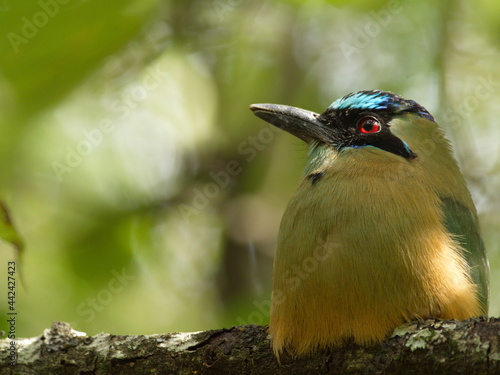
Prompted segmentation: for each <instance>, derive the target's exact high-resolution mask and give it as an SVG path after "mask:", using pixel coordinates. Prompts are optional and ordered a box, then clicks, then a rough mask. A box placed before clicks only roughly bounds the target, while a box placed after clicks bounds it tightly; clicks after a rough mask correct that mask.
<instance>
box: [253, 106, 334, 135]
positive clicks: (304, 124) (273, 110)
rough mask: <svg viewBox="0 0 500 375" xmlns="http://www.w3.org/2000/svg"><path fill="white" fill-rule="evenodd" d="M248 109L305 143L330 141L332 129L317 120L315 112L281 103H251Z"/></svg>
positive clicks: (317, 115)
mask: <svg viewBox="0 0 500 375" xmlns="http://www.w3.org/2000/svg"><path fill="white" fill-rule="evenodd" d="M250 109H251V110H252V111H253V113H254V114H255V115H256V116H257V117H260V118H261V119H262V120H264V121H267V122H268V123H270V124H272V125H274V126H276V127H278V128H280V129H283V130H285V131H287V132H288V133H290V134H292V135H294V136H296V137H298V138H300V139H302V140H303V141H304V142H306V143H311V142H313V141H320V142H331V141H332V129H330V128H329V127H327V126H326V125H325V124H324V123H322V122H321V121H319V120H318V117H319V114H317V113H314V112H311V111H307V110H305V109H301V108H296V107H291V106H288V105H281V104H252V105H251V106H250Z"/></svg>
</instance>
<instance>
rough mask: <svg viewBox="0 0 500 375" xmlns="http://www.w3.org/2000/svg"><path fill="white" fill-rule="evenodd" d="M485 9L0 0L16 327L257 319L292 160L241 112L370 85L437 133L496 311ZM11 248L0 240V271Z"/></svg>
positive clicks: (494, 165)
mask: <svg viewBox="0 0 500 375" xmlns="http://www.w3.org/2000/svg"><path fill="white" fill-rule="evenodd" d="M499 15H500V10H499V9H498V5H497V3H496V2H494V1H492V0H482V1H479V2H476V3H474V4H472V3H471V4H469V3H464V2H459V1H445V2H442V3H439V4H437V3H435V2H431V1H430V0H427V1H423V2H416V1H413V2H412V1H408V2H405V1H375V2H374V1H362V2H356V3H355V4H354V5H353V4H352V2H347V1H327V2H301V1H286V0H281V1H278V0H276V1H271V2H257V1H251V2H248V1H241V0H213V1H201V0H189V1H182V2H181V1H168V0H167V1H163V2H159V1H138V0H126V1H123V0H120V1H117V0H112V1H106V2H99V1H96V0H86V1H84V0H79V1H77V0H39V1H27V0H20V1H17V2H15V1H13V0H3V2H0V19H1V22H0V35H2V38H0V50H1V51H2V57H1V59H0V93H1V94H0V95H1V96H0V98H1V103H2V105H1V111H0V122H1V132H2V133H1V137H0V165H1V168H0V176H1V184H0V186H1V189H0V197H1V198H2V199H3V200H5V201H6V202H7V204H8V205H9V207H10V210H11V214H12V216H13V217H14V220H15V223H16V224H17V226H18V229H19V231H20V232H21V234H22V236H23V237H24V239H25V242H26V251H25V256H24V261H23V263H22V264H21V265H20V266H21V267H22V269H23V274H24V275H23V276H24V278H25V284H26V285H24V286H21V285H18V294H17V299H16V308H17V311H18V312H19V316H18V326H17V330H18V331H17V335H18V336H34V335H38V334H40V332H41V330H42V329H44V328H46V327H48V326H49V324H50V322H51V321H54V320H63V321H68V322H70V323H71V324H72V325H73V326H74V327H75V328H76V329H79V330H82V331H85V332H87V333H89V334H95V333H97V332H100V331H106V332H111V333H116V334H125V333H131V334H132V333H136V334H137V333H142V334H148V333H158V332H168V331H194V330H203V329H209V328H219V327H222V326H231V325H236V324H250V323H257V324H266V323H267V321H268V307H269V293H270V281H271V272H272V270H271V268H272V256H273V251H274V244H275V238H276V233H277V229H278V226H279V221H280V218H281V215H282V213H283V210H284V207H285V205H286V202H287V201H288V198H289V196H290V194H291V193H292V191H293V190H294V188H295V186H296V185H297V183H298V179H299V178H300V175H301V173H302V168H303V166H304V164H305V159H306V156H305V147H304V146H303V145H302V144H300V142H299V141H298V140H297V139H294V138H292V137H291V136H289V135H287V134H284V133H283V134H281V133H279V132H276V131H275V129H272V128H271V127H269V126H266V124H265V123H263V122H261V121H259V120H258V119H256V118H255V117H253V115H252V114H251V113H250V111H249V110H248V105H249V104H251V103H258V102H271V103H283V104H289V105H295V106H300V107H303V108H307V109H310V110H313V111H317V112H320V111H322V110H323V109H324V108H326V106H327V105H329V104H330V103H331V102H332V101H333V100H334V99H336V98H338V97H340V96H342V95H345V94H347V93H349V92H352V91H357V90H361V89H375V88H377V89H383V90H391V91H394V92H396V93H398V94H401V95H403V96H405V97H408V98H412V99H414V100H417V101H418V102H419V103H421V104H422V105H424V106H425V107H427V108H428V109H429V110H430V111H431V112H432V113H433V114H434V115H435V116H436V118H437V119H438V122H440V124H441V125H442V126H443V128H444V129H445V130H446V132H447V133H448V135H449V137H450V138H451V139H452V141H453V143H454V145H455V151H456V154H457V158H458V159H459V161H460V162H461V164H462V166H463V171H464V174H465V175H466V178H467V180H468V182H469V186H470V188H471V191H472V193H473V195H474V198H475V201H476V204H477V206H478V209H479V212H480V219H481V221H482V226H483V232H484V237H485V242H486V244H487V248H488V250H489V254H490V261H491V264H492V273H491V277H492V285H491V288H492V293H491V297H492V301H491V310H490V313H491V314H492V315H498V314H499V313H500V299H499V298H498V297H497V293H496V292H495V291H496V290H498V289H499V287H500V274H499V272H500V265H499V255H498V254H499V245H498V240H497V235H496V233H498V231H499V229H500V228H499V224H498V223H499V222H500V221H499V212H500V211H499V208H500V201H499V196H498V194H497V192H498V189H499V187H500V186H499V185H500V179H499V177H498V176H500V173H499V158H498V153H499V150H500V148H499V147H498V144H497V143H498V142H494V141H492V140H494V139H498V138H499V137H498V135H499V134H498V133H499V130H498V129H499V127H498V118H499V116H498V112H499V111H500V109H499V108H498V106H496V103H497V102H498V100H499V98H500V90H499V89H498V88H499V87H500V70H499V68H498V58H499V55H500V51H499V48H498V43H497V42H496V41H497V40H498V38H499V36H500V30H499V29H498V22H496V20H497V19H498V16H499ZM495 134H496V135H495ZM13 257H14V250H13V249H11V248H10V247H9V245H8V244H2V245H1V247H0V261H1V262H0V267H4V269H5V271H3V272H7V261H8V260H9V259H12V258H13ZM4 282H6V281H2V282H0V288H2V289H1V290H2V292H0V296H4V292H3V291H6V290H7V286H6V284H5V285H4V284H3V283H4ZM1 298H3V299H4V302H3V303H0V313H1V314H3V315H4V316H6V315H5V314H6V312H7V308H8V305H7V301H6V297H1ZM4 324H5V322H4V323H2V324H1V325H0V330H1V329H4V330H5V329H6V326H5V327H4V326H3V325H4Z"/></svg>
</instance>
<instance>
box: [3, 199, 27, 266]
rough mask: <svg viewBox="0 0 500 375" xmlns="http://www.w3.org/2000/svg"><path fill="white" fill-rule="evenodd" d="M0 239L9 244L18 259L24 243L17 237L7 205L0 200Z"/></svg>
mask: <svg viewBox="0 0 500 375" xmlns="http://www.w3.org/2000/svg"><path fill="white" fill-rule="evenodd" d="M0 239H2V240H4V241H6V242H8V243H10V244H11V245H12V246H14V248H15V249H16V251H17V255H18V257H19V258H20V257H21V254H22V252H23V250H24V241H23V239H22V237H21V236H20V235H19V232H18V231H17V229H16V227H15V226H14V224H13V222H12V218H11V216H10V212H9V209H8V207H7V205H6V204H5V203H4V202H3V201H1V200H0Z"/></svg>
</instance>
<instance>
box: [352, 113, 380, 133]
mask: <svg viewBox="0 0 500 375" xmlns="http://www.w3.org/2000/svg"><path fill="white" fill-rule="evenodd" d="M380 129H382V126H381V125H380V122H379V121H378V120H377V119H376V118H374V117H363V118H362V119H361V120H359V121H358V130H359V131H360V132H361V133H365V134H373V133H378V132H379V131H380Z"/></svg>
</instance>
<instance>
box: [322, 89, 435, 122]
mask: <svg viewBox="0 0 500 375" xmlns="http://www.w3.org/2000/svg"><path fill="white" fill-rule="evenodd" d="M328 109H331V110H351V109H359V110H369V111H370V110H371V111H374V110H387V111H389V112H393V113H398V112H402V111H407V112H414V113H417V114H418V115H420V116H422V117H425V118H427V119H429V120H431V121H434V118H433V117H432V115H431V114H430V113H429V112H428V111H427V110H426V109H425V108H424V107H422V106H421V105H420V104H418V103H417V102H415V101H413V100H407V99H404V98H403V97H401V96H399V95H395V94H393V93H392V92H388V91H379V90H371V91H359V92H355V93H351V94H348V95H346V96H344V97H342V98H340V99H337V100H336V101H334V102H333V103H332V104H331V105H330V106H329V107H328Z"/></svg>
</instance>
